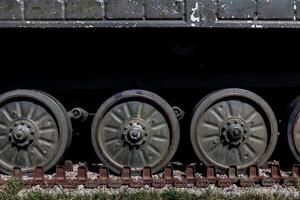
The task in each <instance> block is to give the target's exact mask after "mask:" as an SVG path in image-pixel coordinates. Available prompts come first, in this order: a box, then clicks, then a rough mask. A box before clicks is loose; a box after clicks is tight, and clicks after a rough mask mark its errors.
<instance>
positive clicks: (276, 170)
mask: <svg viewBox="0 0 300 200" xmlns="http://www.w3.org/2000/svg"><path fill="white" fill-rule="evenodd" d="M270 168H271V176H272V179H274V181H275V182H276V183H279V182H281V180H282V176H281V172H280V166H279V165H278V164H272V165H271V166H270Z"/></svg>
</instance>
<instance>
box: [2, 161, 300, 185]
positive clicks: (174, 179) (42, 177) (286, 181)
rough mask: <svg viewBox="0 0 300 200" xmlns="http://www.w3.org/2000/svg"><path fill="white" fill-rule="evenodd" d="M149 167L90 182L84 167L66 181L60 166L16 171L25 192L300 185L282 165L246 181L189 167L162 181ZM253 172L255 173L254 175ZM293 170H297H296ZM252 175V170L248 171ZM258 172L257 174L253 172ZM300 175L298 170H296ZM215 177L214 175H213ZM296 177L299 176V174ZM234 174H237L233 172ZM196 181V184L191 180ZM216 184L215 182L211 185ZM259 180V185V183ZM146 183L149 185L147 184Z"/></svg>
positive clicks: (169, 173)
mask: <svg viewBox="0 0 300 200" xmlns="http://www.w3.org/2000/svg"><path fill="white" fill-rule="evenodd" d="M252 168H253V169H258V167H257V166H252ZM148 169H149V168H147V167H145V168H144V170H145V173H144V172H143V173H142V174H147V176H146V177H145V176H143V175H142V176H132V175H131V169H130V168H127V167H125V168H123V169H122V175H121V176H109V174H108V171H107V168H100V170H99V174H96V176H97V177H98V178H90V177H89V176H87V174H88V173H95V172H90V171H88V168H87V167H85V166H82V167H79V168H78V169H77V170H76V171H74V174H75V176H74V177H66V175H65V174H66V173H67V172H66V170H65V169H64V168H63V167H60V166H57V168H56V174H55V175H53V178H49V177H51V176H48V175H47V176H46V174H44V169H43V168H42V167H36V168H35V170H34V174H33V176H32V177H26V178H24V177H23V174H22V172H21V171H20V170H19V169H17V168H15V169H14V175H13V176H14V177H15V178H17V179H19V180H21V181H23V182H24V184H25V187H26V188H30V187H32V186H35V185H40V186H41V187H43V188H52V187H53V186H54V185H61V186H62V187H64V188H76V187H77V186H78V185H83V186H84V187H85V188H98V187H108V188H120V187H121V186H129V187H131V188H142V187H143V186H145V185H149V186H151V187H154V188H163V187H165V186H166V185H169V186H174V187H176V188H189V187H198V188H205V187H208V186H209V185H210V184H214V185H216V186H218V187H230V186H231V185H232V184H236V185H237V186H240V187H250V186H253V185H254V184H257V183H259V184H260V185H261V186H263V187H270V186H273V185H274V184H282V185H285V186H295V185H296V184H297V183H298V182H299V176H296V175H290V176H281V175H280V171H278V170H280V166H279V165H270V166H269V169H270V170H271V171H272V176H271V177H265V176H258V175H255V179H256V180H254V179H253V175H250V176H245V177H243V178H241V177H238V176H236V175H234V179H232V176H231V175H232V174H231V175H230V172H229V173H228V176H218V177H216V174H215V172H214V168H212V167H207V169H206V171H207V172H208V173H207V175H205V176H202V175H201V176H199V175H197V176H195V175H194V174H195V173H196V172H197V174H203V171H202V170H200V171H194V170H195V168H194V167H191V166H187V168H186V169H187V171H186V173H184V172H180V173H182V174H184V175H182V176H181V177H179V176H174V172H173V169H172V168H171V167H166V168H165V170H164V172H163V174H162V177H158V176H153V175H150V176H149V174H148V172H149V171H148ZM233 169H236V166H232V170H233ZM253 169H252V171H253ZM293 170H295V168H294V167H293ZM249 171H250V172H251V169H250V170H249ZM254 171H256V170H254ZM296 171H297V170H296ZM211 173H212V174H211ZM252 173H253V172H252ZM254 173H256V172H254ZM296 173H297V172H296ZM234 174H235V172H234ZM191 177H193V180H194V181H189V180H191V179H190V178H191ZM212 180H213V181H212ZM258 180H259V182H258ZM5 182H6V180H4V179H2V178H1V177H0V184H1V185H3V184H5ZM146 182H147V183H146Z"/></svg>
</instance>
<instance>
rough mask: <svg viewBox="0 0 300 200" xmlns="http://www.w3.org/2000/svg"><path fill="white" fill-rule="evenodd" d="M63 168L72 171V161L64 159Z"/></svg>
mask: <svg viewBox="0 0 300 200" xmlns="http://www.w3.org/2000/svg"><path fill="white" fill-rule="evenodd" d="M65 170H66V171H67V172H73V170H74V169H73V162H72V161H71V160H66V161H65Z"/></svg>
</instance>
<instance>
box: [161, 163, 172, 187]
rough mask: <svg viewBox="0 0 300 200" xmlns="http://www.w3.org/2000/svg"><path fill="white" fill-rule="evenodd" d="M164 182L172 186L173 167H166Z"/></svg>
mask: <svg viewBox="0 0 300 200" xmlns="http://www.w3.org/2000/svg"><path fill="white" fill-rule="evenodd" d="M163 177H164V180H165V182H166V184H173V183H174V173H173V167H172V166H167V167H166V168H165V171H164V176H163Z"/></svg>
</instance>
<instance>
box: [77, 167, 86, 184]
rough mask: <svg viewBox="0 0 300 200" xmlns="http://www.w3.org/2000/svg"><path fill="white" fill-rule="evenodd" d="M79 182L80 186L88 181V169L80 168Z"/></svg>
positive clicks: (78, 173)
mask: <svg viewBox="0 0 300 200" xmlns="http://www.w3.org/2000/svg"><path fill="white" fill-rule="evenodd" d="M77 180H78V183H79V184H85V183H86V181H87V168H86V167H85V166H80V167H79V168H78V172H77Z"/></svg>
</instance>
